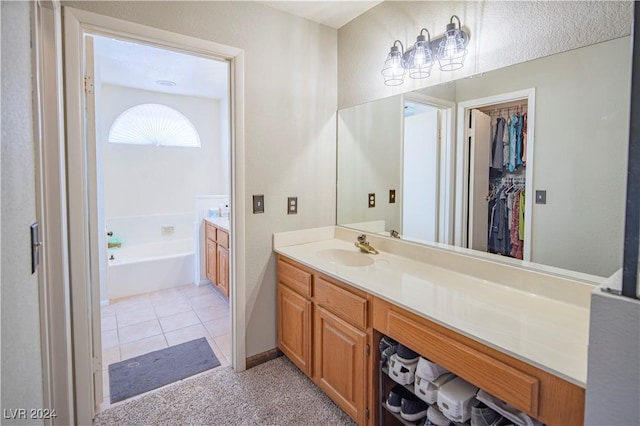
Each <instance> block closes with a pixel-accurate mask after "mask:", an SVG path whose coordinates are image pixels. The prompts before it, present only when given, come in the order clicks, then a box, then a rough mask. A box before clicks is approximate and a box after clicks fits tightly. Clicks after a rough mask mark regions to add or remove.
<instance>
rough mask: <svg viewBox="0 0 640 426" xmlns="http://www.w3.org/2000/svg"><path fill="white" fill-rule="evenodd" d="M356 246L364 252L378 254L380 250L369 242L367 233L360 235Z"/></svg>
mask: <svg viewBox="0 0 640 426" xmlns="http://www.w3.org/2000/svg"><path fill="white" fill-rule="evenodd" d="M355 246H356V247H358V248H359V249H360V251H361V252H363V253H369V254H378V250H376V249H374V248H373V247H371V245H370V244H369V243H368V242H367V236H366V235H365V234H362V235H360V236H359V237H358V241H356V242H355Z"/></svg>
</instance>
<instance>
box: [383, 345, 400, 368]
mask: <svg viewBox="0 0 640 426" xmlns="http://www.w3.org/2000/svg"><path fill="white" fill-rule="evenodd" d="M395 353H396V346H389V347H388V348H387V349H385V350H384V351H382V354H380V363H382V366H383V367H385V366H387V364H388V363H389V359H390V358H391V356H392V355H395Z"/></svg>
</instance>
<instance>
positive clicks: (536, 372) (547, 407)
mask: <svg viewBox="0 0 640 426" xmlns="http://www.w3.org/2000/svg"><path fill="white" fill-rule="evenodd" d="M398 316H401V317H404V318H405V319H407V320H410V321H412V322H413V323H415V324H416V325H417V326H418V329H413V332H415V333H422V332H421V330H428V331H429V332H431V334H434V333H437V335H439V336H443V337H445V338H446V339H447V340H448V341H449V342H451V341H453V342H457V343H459V344H461V345H463V346H466V347H467V348H468V349H470V350H473V351H475V352H476V353H478V354H483V355H486V356H487V357H490V358H493V359H494V360H495V361H497V362H499V363H501V364H504V365H506V366H509V367H511V368H513V369H514V370H516V371H519V372H520V373H522V374H523V375H524V376H523V377H526V376H529V377H533V378H535V379H537V380H538V382H539V384H538V392H537V395H538V401H537V407H538V409H537V414H536V415H534V414H533V411H528V410H523V411H527V412H528V413H529V414H531V415H532V416H534V417H535V418H536V419H538V420H540V421H541V422H543V423H545V424H546V425H549V426H553V425H563V426H565V425H582V424H583V423H584V401H585V400H584V397H585V391H584V389H583V388H581V387H579V386H576V385H574V384H573V383H569V382H567V381H566V380H563V379H561V378H559V377H557V376H554V375H553V374H550V373H547V372H546V371H544V370H541V369H539V368H537V367H534V366H532V365H531V364H527V363H526V362H524V361H520V360H518V359H516V358H513V357H512V356H509V355H507V354H505V353H502V352H500V351H498V350H495V349H493V348H490V347H488V346H486V345H484V344H482V343H480V342H478V341H475V340H473V339H470V338H468V337H466V336H463V335H461V334H459V333H457V332H455V331H453V330H450V329H448V328H446V327H444V326H441V325H439V324H436V323H434V322H433V321H430V320H428V319H426V318H423V317H420V316H418V315H416V314H414V313H412V312H409V311H407V310H405V309H403V308H400V307H399V306H396V305H393V304H391V303H389V302H387V301H385V300H382V299H380V298H377V297H374V299H373V302H372V318H373V328H374V330H375V331H378V332H380V333H382V334H386V335H389V334H390V331H391V330H392V329H393V330H394V331H393V332H394V333H397V332H398V327H399V326H398V324H397V323H396V324H391V323H392V322H393V321H389V318H397V317H398ZM394 327H395V328H394ZM390 337H393V336H390ZM426 339H428V338H426ZM401 341H402V340H401ZM403 343H405V344H407V345H408V346H410V347H411V342H410V341H405V342H403ZM418 352H420V351H418ZM424 355H425V356H428V354H424ZM438 359H439V360H440V361H436V360H434V361H435V362H438V363H440V364H442V366H443V367H445V368H448V369H450V370H452V371H454V372H456V371H460V368H459V367H458V366H457V364H456V361H455V360H454V359H453V358H451V357H449V356H445V357H443V358H438ZM465 374H466V373H462V372H461V374H460V376H461V377H462V378H463V379H466V380H468V381H469V382H472V383H473V380H472V379H471V378H470V377H468V376H465ZM474 384H475V385H478V383H474ZM485 390H486V391H487V392H489V393H491V392H490V391H489V390H488V389H485ZM496 396H498V395H496ZM504 399H505V400H507V402H510V403H511V397H510V396H509V397H508V398H504Z"/></svg>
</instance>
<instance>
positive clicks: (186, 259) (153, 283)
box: [107, 238, 195, 300]
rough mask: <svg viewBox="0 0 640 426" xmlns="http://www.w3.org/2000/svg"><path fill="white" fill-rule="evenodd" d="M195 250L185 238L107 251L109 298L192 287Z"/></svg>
mask: <svg viewBox="0 0 640 426" xmlns="http://www.w3.org/2000/svg"><path fill="white" fill-rule="evenodd" d="M194 248H195V247H194V241H193V239H192V238H185V239H175V240H167V241H162V242H153V243H144V244H135V245H130V246H127V245H124V246H123V247H122V248H115V249H109V253H108V254H109V261H108V267H107V282H108V285H107V289H108V298H109V299H110V300H112V299H118V298H121V297H127V296H133V295H136V294H142V293H149V292H152V291H157V290H163V289H167V288H171V287H177V286H181V285H185V284H191V283H193V270H194V262H195V259H194V258H195V256H194ZM112 256H113V259H111V257H112Z"/></svg>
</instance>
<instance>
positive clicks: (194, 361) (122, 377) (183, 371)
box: [109, 337, 220, 404]
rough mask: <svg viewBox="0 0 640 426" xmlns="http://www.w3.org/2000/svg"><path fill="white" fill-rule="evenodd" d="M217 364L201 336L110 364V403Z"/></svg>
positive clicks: (209, 347) (207, 344)
mask: <svg viewBox="0 0 640 426" xmlns="http://www.w3.org/2000/svg"><path fill="white" fill-rule="evenodd" d="M219 365H220V361H218V358H217V357H216V355H215V354H214V353H213V350H212V349H211V346H209V343H208V342H207V339H205V338H204V337H201V338H199V339H195V340H192V341H190V342H186V343H181V344H179V345H175V346H170V347H168V348H165V349H161V350H159V351H154V352H150V353H148V354H144V355H140V356H136V357H133V358H130V359H127V360H124V361H120V362H117V363H115V364H111V365H109V389H110V397H111V403H112V404H113V403H116V402H118V401H122V400H124V399H127V398H131V397H132V396H135V395H139V394H141V393H144V392H148V391H150V390H153V389H157V388H159V387H161V386H164V385H168V384H169V383H173V382H176V381H178V380H182V379H184V378H186V377H189V376H193V375H194V374H198V373H201V372H203V371H206V370H209V369H211V368H214V367H217V366H219Z"/></svg>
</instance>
